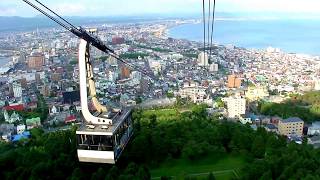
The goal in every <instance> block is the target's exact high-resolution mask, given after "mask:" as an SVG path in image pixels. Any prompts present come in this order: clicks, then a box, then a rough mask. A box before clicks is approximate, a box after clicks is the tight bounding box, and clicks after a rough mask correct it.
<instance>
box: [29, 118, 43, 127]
mask: <svg viewBox="0 0 320 180" xmlns="http://www.w3.org/2000/svg"><path fill="white" fill-rule="evenodd" d="M26 124H27V129H28V130H29V129H32V128H35V127H39V126H40V125H41V120H40V117H36V118H31V119H27V120H26Z"/></svg>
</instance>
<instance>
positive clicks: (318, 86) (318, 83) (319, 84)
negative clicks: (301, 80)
mask: <svg viewBox="0 0 320 180" xmlns="http://www.w3.org/2000/svg"><path fill="white" fill-rule="evenodd" d="M314 90H316V91H319V90H320V80H315V81H314Z"/></svg>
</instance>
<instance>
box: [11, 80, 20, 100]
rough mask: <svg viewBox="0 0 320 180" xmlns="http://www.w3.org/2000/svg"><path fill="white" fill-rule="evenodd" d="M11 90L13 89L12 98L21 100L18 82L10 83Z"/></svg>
mask: <svg viewBox="0 0 320 180" xmlns="http://www.w3.org/2000/svg"><path fill="white" fill-rule="evenodd" d="M12 89H13V96H14V97H15V98H21V97H22V87H21V83H18V82H14V83H12Z"/></svg>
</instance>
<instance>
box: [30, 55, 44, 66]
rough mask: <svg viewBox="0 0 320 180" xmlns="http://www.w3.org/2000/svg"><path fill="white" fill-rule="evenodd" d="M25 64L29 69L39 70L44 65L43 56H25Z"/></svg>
mask: <svg viewBox="0 0 320 180" xmlns="http://www.w3.org/2000/svg"><path fill="white" fill-rule="evenodd" d="M27 63H28V67H29V68H30V69H39V68H41V67H42V66H43V65H44V64H45V57H44V55H43V54H40V53H36V54H33V55H30V56H27Z"/></svg>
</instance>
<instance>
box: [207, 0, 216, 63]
mask: <svg viewBox="0 0 320 180" xmlns="http://www.w3.org/2000/svg"><path fill="white" fill-rule="evenodd" d="M215 11H216V0H213V8H212V22H211V39H210V52H209V57H210V56H211V55H212V44H213V33H214V31H213V30H214V23H215V14H216V13H215Z"/></svg>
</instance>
